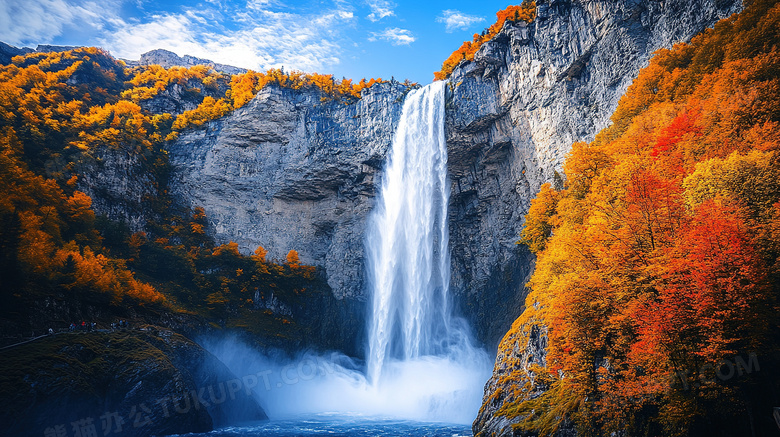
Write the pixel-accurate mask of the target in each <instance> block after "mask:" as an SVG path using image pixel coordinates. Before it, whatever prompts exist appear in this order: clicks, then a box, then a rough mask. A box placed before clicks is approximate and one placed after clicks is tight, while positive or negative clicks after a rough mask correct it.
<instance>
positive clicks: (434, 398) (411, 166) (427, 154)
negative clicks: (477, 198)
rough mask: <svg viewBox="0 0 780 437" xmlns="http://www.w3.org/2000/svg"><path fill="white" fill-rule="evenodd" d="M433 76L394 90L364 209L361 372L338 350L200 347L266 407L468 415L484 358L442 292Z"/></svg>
mask: <svg viewBox="0 0 780 437" xmlns="http://www.w3.org/2000/svg"><path fill="white" fill-rule="evenodd" d="M444 87H445V84H444V82H436V83H433V84H431V85H428V86H426V87H424V88H421V89H419V90H414V91H411V92H410V93H409V94H408V95H407V96H406V100H405V102H404V107H403V112H402V115H401V119H400V121H399V124H398V128H397V130H396V134H395V137H394V139H393V145H392V150H391V151H390V157H389V159H388V163H387V166H386V170H385V175H384V177H383V181H382V186H381V188H380V193H379V198H378V202H377V207H376V209H375V211H374V212H373V213H372V215H371V217H370V220H369V226H368V229H367V233H366V253H367V256H366V258H367V268H368V279H369V286H370V290H369V291H370V293H371V299H372V301H371V307H370V310H369V314H368V323H369V329H368V330H369V341H368V343H369V344H368V356H367V359H366V361H367V363H366V364H367V369H366V373H365V374H364V373H363V372H361V371H359V370H358V369H359V368H360V366H359V365H358V364H357V363H353V362H351V360H350V359H348V358H347V357H343V356H341V357H338V356H336V357H335V358H333V357H326V356H319V357H318V356H310V355H303V356H301V357H299V358H298V359H297V360H294V361H290V362H286V361H284V360H279V359H269V358H268V357H264V356H260V355H259V354H257V353H253V352H252V351H251V349H250V348H248V347H246V346H242V345H241V344H239V343H237V342H235V341H226V340H224V339H223V340H221V341H219V342H215V343H211V345H210V346H209V347H208V348H209V350H210V351H212V353H214V354H215V355H216V356H218V357H219V358H220V359H221V360H222V361H223V362H224V363H226V364H227V365H228V367H229V368H230V369H231V370H232V371H233V372H234V373H235V374H236V375H259V376H258V378H262V381H263V384H260V379H259V380H258V386H259V387H260V391H259V395H258V399H259V400H260V401H261V402H262V401H264V400H265V401H266V402H265V403H264V404H263V406H264V407H265V408H266V410H267V412H268V414H269V416H270V417H272V418H281V417H285V416H292V417H300V416H301V415H304V416H305V415H312V414H322V413H325V412H327V413H329V414H340V415H345V416H349V417H354V415H355V414H357V417H376V416H380V417H392V418H396V419H407V420H412V421H426V422H452V423H460V424H469V423H471V421H472V420H473V419H474V417H476V414H477V411H478V409H479V405H480V402H481V399H482V386H483V384H484V383H485V381H487V379H488V378H489V376H490V369H491V362H490V361H489V360H488V357H487V354H486V353H485V352H484V351H483V350H481V349H478V348H475V347H474V346H473V345H472V342H471V334H470V331H469V327H468V326H467V324H466V323H465V321H464V320H463V319H461V318H458V317H455V316H454V315H453V309H452V306H451V305H450V302H449V296H448V291H449V280H450V278H449V268H450V257H449V241H448V224H447V207H448V201H449V189H448V187H449V184H448V181H447V148H446V142H445V139H444V91H445V88H444ZM336 355H338V354H336ZM263 387H265V388H263Z"/></svg>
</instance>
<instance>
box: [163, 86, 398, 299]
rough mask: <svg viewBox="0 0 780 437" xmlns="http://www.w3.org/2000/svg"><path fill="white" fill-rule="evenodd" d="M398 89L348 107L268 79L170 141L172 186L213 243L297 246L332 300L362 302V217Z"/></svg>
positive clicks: (272, 248)
mask: <svg viewBox="0 0 780 437" xmlns="http://www.w3.org/2000/svg"><path fill="white" fill-rule="evenodd" d="M405 90H406V87H405V86H403V85H400V84H397V83H385V84H380V85H376V86H374V87H372V88H371V89H369V90H366V91H364V93H363V97H362V99H360V100H359V101H358V102H356V103H354V104H349V105H345V104H344V103H341V102H336V101H322V95H321V94H320V93H319V91H317V90H305V91H295V90H290V89H283V88H279V87H276V86H268V87H266V88H264V89H263V90H262V91H260V93H259V94H258V95H257V96H256V97H255V98H254V99H253V100H252V101H251V102H250V103H249V104H247V105H246V106H244V107H243V108H241V109H239V110H237V111H235V112H233V113H232V114H230V115H228V116H227V117H224V118H222V119H220V120H217V121H214V122H211V123H208V124H207V125H206V128H205V129H200V130H196V131H190V132H186V133H183V134H182V135H181V136H180V137H179V140H178V141H176V142H175V143H173V144H170V145H169V147H168V151H169V156H170V159H171V163H172V164H173V169H174V172H173V175H172V176H171V190H172V192H173V193H174V195H176V196H177V197H178V198H179V199H181V200H182V201H183V202H185V203H186V204H189V205H192V206H203V207H204V208H205V210H206V215H207V217H208V218H209V220H210V230H211V231H212V232H213V235H214V236H215V237H216V239H217V240H218V241H219V242H227V241H235V242H236V243H238V245H239V248H240V249H241V251H242V252H244V253H252V252H254V250H255V249H256V248H257V247H258V246H262V247H264V248H265V249H266V250H268V257H269V258H271V259H279V260H283V259H284V258H285V256H286V254H287V252H288V251H290V250H292V249H294V250H296V251H298V253H299V255H300V261H301V263H303V264H309V265H316V266H320V267H323V268H324V270H325V275H326V277H327V282H328V284H329V285H330V287H331V289H332V290H333V293H334V294H335V295H336V296H337V297H338V298H344V297H346V298H350V299H358V300H361V299H362V297H363V294H364V289H365V284H364V282H365V280H364V267H363V234H364V230H365V221H366V217H367V215H368V213H369V212H370V211H371V209H372V206H373V197H374V194H375V186H374V183H375V178H376V177H377V175H378V173H379V171H380V169H381V167H382V164H383V162H384V157H385V155H386V153H387V150H388V148H389V147H390V144H391V142H392V134H393V127H394V126H395V124H396V122H397V120H398V118H399V116H400V111H401V101H402V97H403V95H404V91H405Z"/></svg>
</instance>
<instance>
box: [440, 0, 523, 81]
mask: <svg viewBox="0 0 780 437" xmlns="http://www.w3.org/2000/svg"><path fill="white" fill-rule="evenodd" d="M534 18H536V2H535V1H533V0H523V3H522V4H520V5H519V6H509V7H507V8H506V9H504V10H501V11H498V12H496V22H495V23H494V24H492V25H491V26H490V27H488V28H487V29H485V30H483V31H482V33H475V34H474V36H473V38H472V40H471V41H463V44H462V45H461V46H460V48H458V50H455V51H454V52H452V54H451V55H450V56H449V57H448V58H447V59H446V60H445V61H444V63H443V64H442V65H441V70H439V71H437V72H434V73H433V77H434V79H435V80H445V79H447V78H448V77H450V75H451V74H452V71H453V70H454V69H455V67H457V66H458V65H460V63H461V62H463V61H471V60H473V59H474V54H475V53H477V50H479V48H480V47H482V44H484V43H486V42H488V41H490V40H491V39H493V37H494V36H496V35H497V34H498V32H500V31H501V29H502V28H503V27H504V23H505V22H507V21H510V22H513V21H525V22H527V23H530V22H531V21H533V20H534Z"/></svg>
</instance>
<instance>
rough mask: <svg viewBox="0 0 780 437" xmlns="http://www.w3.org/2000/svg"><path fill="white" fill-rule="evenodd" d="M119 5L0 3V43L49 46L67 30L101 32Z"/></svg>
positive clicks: (60, 0)
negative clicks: (69, 28) (72, 28)
mask: <svg viewBox="0 0 780 437" xmlns="http://www.w3.org/2000/svg"><path fill="white" fill-rule="evenodd" d="M118 6H119V3H118V2H117V1H114V0H107V1H101V2H94V1H86V2H84V1H82V2H79V3H78V4H75V3H73V2H71V1H68V0H3V1H0V41H4V42H7V43H9V44H13V45H33V46H34V45H36V44H39V43H41V44H45V43H50V42H51V41H52V39H53V38H54V37H56V36H59V35H61V34H62V33H63V31H64V30H65V29H66V28H68V27H74V26H78V28H79V29H81V30H82V31H85V32H86V31H101V30H103V29H104V28H105V27H106V25H107V24H110V23H111V18H112V17H113V16H115V11H116V10H118Z"/></svg>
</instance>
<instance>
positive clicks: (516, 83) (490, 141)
mask: <svg viewBox="0 0 780 437" xmlns="http://www.w3.org/2000/svg"><path fill="white" fill-rule="evenodd" d="M537 5H538V11H537V12H538V16H537V18H536V20H535V21H534V22H533V23H531V24H525V23H517V24H513V23H507V24H506V25H505V27H504V28H503V29H502V31H501V32H500V33H499V34H498V35H497V36H496V37H495V38H494V39H493V40H492V41H490V42H488V43H486V44H485V45H484V46H483V47H482V48H481V49H480V50H479V52H477V54H476V55H475V60H474V62H468V63H463V64H461V66H460V67H459V68H458V69H456V70H455V72H454V73H453V75H452V77H451V79H450V83H451V87H452V90H451V93H450V96H451V97H450V100H449V102H448V111H447V133H448V136H447V140H448V147H449V150H450V172H451V177H452V180H453V189H452V198H451V205H452V209H451V211H450V223H451V224H452V225H451V233H452V237H451V241H452V251H453V252H452V260H453V289H454V291H455V293H457V294H460V295H464V296H465V299H463V302H465V305H466V308H467V310H466V311H465V313H466V314H467V315H468V316H469V317H470V318H471V320H472V323H474V325H475V326H476V327H477V329H478V330H481V331H482V332H483V334H482V336H481V337H482V338H486V339H493V338H497V337H496V334H498V333H500V332H506V330H507V328H509V323H510V322H511V320H512V319H513V318H514V317H515V316H517V315H518V314H519V311H520V310H521V309H522V303H523V302H524V300H525V295H526V291H525V289H524V286H523V284H524V282H526V280H527V277H528V274H529V273H530V272H531V271H532V265H533V264H532V257H531V255H530V254H529V253H528V252H527V251H526V250H525V249H524V248H522V247H519V246H517V245H515V244H514V242H515V241H516V240H517V239H518V235H519V233H520V231H521V230H522V225H523V214H524V213H525V212H526V211H527V209H528V206H529V201H530V199H531V198H532V197H533V195H534V194H535V193H536V192H537V191H538V190H539V187H540V186H541V184H543V183H544V182H553V183H557V184H560V183H562V181H563V175H562V171H561V168H562V165H563V161H564V158H565V156H566V153H567V152H568V150H569V148H570V146H571V144H572V143H573V142H576V141H590V140H592V139H593V138H594V136H595V134H596V133H597V132H598V131H599V130H601V129H602V128H604V127H605V126H607V125H608V124H609V122H610V120H609V117H610V115H611V114H612V112H613V111H614V109H615V108H616V107H617V103H618V100H619V98H620V96H621V95H623V93H624V92H625V90H626V89H627V88H628V86H629V85H630V84H631V82H632V81H633V79H634V77H635V76H636V75H637V73H638V71H639V69H641V68H642V67H644V66H645V65H647V63H648V60H649V58H650V56H651V53H652V52H653V51H655V50H656V49H658V48H661V47H670V46H671V45H672V44H674V43H676V42H680V41H686V40H689V39H690V38H691V37H692V36H694V35H695V34H697V33H699V32H701V31H703V30H704V29H706V28H707V27H708V26H711V25H712V24H713V23H715V22H716V21H717V20H718V19H721V18H724V17H727V16H729V15H730V14H731V13H733V12H736V11H737V10H738V9H739V8H740V7H741V2H739V1H728V0H685V1H675V2H670V1H639V0H623V1H597V0H581V1H573V0H569V1H566V0H548V1H537ZM507 303H508V304H507ZM513 330H515V328H513ZM516 337H517V336H515V335H513V334H512V332H511V331H510V334H508V335H507V336H506V337H505V338H504V340H503V342H502V344H501V345H500V347H499V351H500V352H499V355H498V358H497V361H496V366H495V370H494V375H493V377H492V378H491V380H490V381H489V382H488V384H487V385H486V387H485V399H484V402H485V404H484V405H483V408H482V411H481V412H480V416H479V417H478V418H477V420H476V421H475V422H474V433H475V434H480V435H512V433H513V431H512V428H511V424H512V423H516V421H517V418H515V419H514V421H513V420H511V419H509V418H506V417H504V416H497V415H496V413H497V412H498V411H499V410H500V409H501V407H502V406H503V405H504V404H505V403H507V402H511V401H512V400H513V396H512V390H511V387H509V386H507V384H515V383H516V384H519V385H522V384H523V382H522V381H515V382H510V383H507V382H506V381H508V379H507V378H505V377H504V376H505V375H506V374H507V373H512V372H515V371H519V370H522V369H521V367H522V366H523V365H525V364H524V363H525V362H526V361H527V360H525V359H524V358H523V357H526V356H535V357H538V356H539V352H538V351H533V350H530V349H529V348H531V349H534V347H536V348H538V347H537V346H534V344H533V343H534V342H527V344H526V342H519V340H518V338H520V337H517V338H516ZM539 338H541V337H539ZM518 366H520V367H518ZM521 373H522V372H521Z"/></svg>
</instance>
